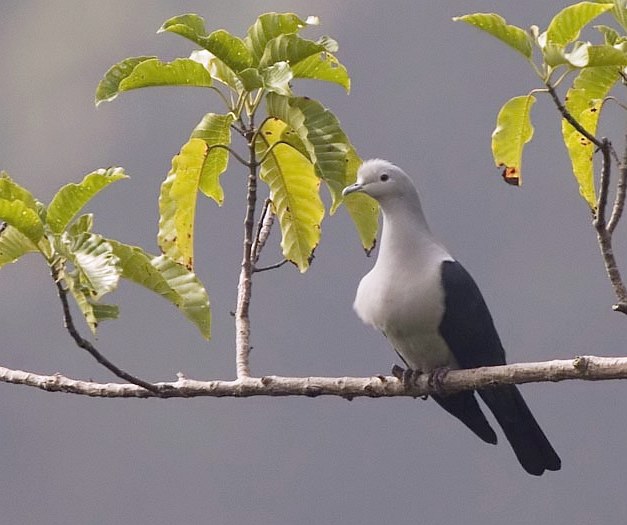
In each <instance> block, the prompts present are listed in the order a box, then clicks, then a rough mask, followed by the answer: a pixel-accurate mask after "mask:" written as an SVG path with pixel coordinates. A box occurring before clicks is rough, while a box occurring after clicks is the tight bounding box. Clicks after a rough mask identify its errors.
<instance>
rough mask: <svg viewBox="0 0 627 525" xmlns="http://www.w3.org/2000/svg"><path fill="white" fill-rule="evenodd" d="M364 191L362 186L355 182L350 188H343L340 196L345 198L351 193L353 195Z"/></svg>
mask: <svg viewBox="0 0 627 525" xmlns="http://www.w3.org/2000/svg"><path fill="white" fill-rule="evenodd" d="M363 189H364V186H363V184H361V183H359V182H356V183H355V184H351V185H350V186H346V188H344V189H343V190H342V195H343V196H344V197H346V196H347V195H350V194H351V193H355V192H357V191H362V190H363Z"/></svg>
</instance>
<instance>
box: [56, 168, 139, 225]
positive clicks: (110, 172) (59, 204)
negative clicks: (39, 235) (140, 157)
mask: <svg viewBox="0 0 627 525" xmlns="http://www.w3.org/2000/svg"><path fill="white" fill-rule="evenodd" d="M127 178H128V176H127V175H126V174H125V173H124V170H123V169H122V168H107V169H99V170H97V171H94V172H92V173H89V174H88V175H85V177H84V178H83V180H82V181H81V182H79V183H78V184H74V183H71V184H66V185H65V186H63V187H62V188H61V189H60V190H59V191H58V192H57V193H56V195H55V196H54V197H53V198H52V201H51V202H50V204H49V205H48V209H47V213H46V222H47V223H48V225H49V226H50V228H51V230H52V231H53V232H54V233H61V232H62V231H63V230H65V228H66V227H67V225H68V224H69V223H70V222H71V221H72V219H73V218H74V217H75V216H76V214H77V213H78V212H79V211H80V210H81V209H82V208H83V206H85V204H87V203H88V202H89V201H90V200H91V199H92V198H93V197H94V196H95V195H97V194H98V193H99V192H100V191H101V190H102V189H104V188H106V187H107V186H108V185H109V184H111V183H113V182H116V181H118V180H120V179H127Z"/></svg>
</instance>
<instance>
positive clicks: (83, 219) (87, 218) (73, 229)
mask: <svg viewBox="0 0 627 525" xmlns="http://www.w3.org/2000/svg"><path fill="white" fill-rule="evenodd" d="M93 227H94V215H93V214H92V213H86V214H84V215H81V216H80V217H79V218H78V219H76V220H75V221H74V222H73V223H72V224H71V225H70V227H69V228H68V229H67V232H68V233H69V234H70V235H71V236H72V237H76V236H78V235H80V234H81V233H89V232H91V230H92V229H93Z"/></svg>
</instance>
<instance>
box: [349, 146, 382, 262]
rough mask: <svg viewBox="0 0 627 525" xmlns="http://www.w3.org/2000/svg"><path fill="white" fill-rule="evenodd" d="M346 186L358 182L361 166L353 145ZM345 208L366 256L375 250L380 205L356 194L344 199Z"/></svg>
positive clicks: (365, 196)
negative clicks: (358, 172)
mask: <svg viewBox="0 0 627 525" xmlns="http://www.w3.org/2000/svg"><path fill="white" fill-rule="evenodd" d="M347 161H348V162H347V169H346V185H350V184H353V183H354V182H355V181H356V180H357V170H358V169H359V166H360V165H361V162H362V161H361V159H360V158H359V156H358V155H357V152H356V151H355V148H353V146H352V145H351V147H350V149H349V150H348V154H347ZM344 206H345V207H346V211H347V212H348V214H349V216H350V218H351V219H352V221H353V223H354V224H355V229H356V230H357V233H358V235H359V239H360V240H361V245H362V246H363V248H364V250H365V251H366V254H368V255H370V252H371V251H372V250H373V249H374V247H375V244H376V240H377V231H378V230H379V205H378V204H377V201H375V200H374V199H373V198H372V197H370V196H369V195H366V194H365V193H361V192H356V193H351V194H349V195H347V196H346V197H344Z"/></svg>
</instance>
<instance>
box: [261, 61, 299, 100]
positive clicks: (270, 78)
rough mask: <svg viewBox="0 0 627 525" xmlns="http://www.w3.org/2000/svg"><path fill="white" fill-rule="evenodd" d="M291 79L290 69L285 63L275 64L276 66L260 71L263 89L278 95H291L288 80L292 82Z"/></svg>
mask: <svg viewBox="0 0 627 525" xmlns="http://www.w3.org/2000/svg"><path fill="white" fill-rule="evenodd" d="M293 77H294V75H293V74H292V69H291V68H290V66H289V64H288V63H287V62H277V63H276V64H272V65H271V66H268V67H266V68H263V69H261V78H262V79H263V87H264V88H265V89H266V90H268V91H271V92H273V93H278V94H279V95H285V96H290V95H291V94H292V89H291V88H290V80H292V78H293Z"/></svg>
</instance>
